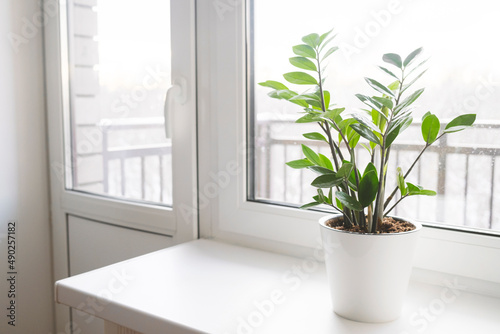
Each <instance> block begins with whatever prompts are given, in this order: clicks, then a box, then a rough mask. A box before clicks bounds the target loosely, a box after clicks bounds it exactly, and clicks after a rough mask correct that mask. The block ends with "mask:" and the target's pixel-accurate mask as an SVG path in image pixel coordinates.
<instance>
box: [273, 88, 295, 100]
mask: <svg viewBox="0 0 500 334" xmlns="http://www.w3.org/2000/svg"><path fill="white" fill-rule="evenodd" d="M276 93H277V94H278V96H279V97H281V98H282V99H285V100H290V99H291V98H292V97H294V96H297V95H298V94H297V93H295V92H294V91H291V90H289V89H283V90H278V91H276Z"/></svg>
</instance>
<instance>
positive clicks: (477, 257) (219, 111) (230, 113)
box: [197, 0, 500, 291]
mask: <svg viewBox="0 0 500 334" xmlns="http://www.w3.org/2000/svg"><path fill="white" fill-rule="evenodd" d="M248 1H250V0H247V2H245V1H244V0H241V1H240V0H220V1H216V2H206V1H198V3H197V4H198V7H197V34H198V35H197V36H198V50H197V54H198V63H197V68H198V74H197V75H198V94H199V95H198V113H199V124H202V125H203V127H199V138H200V140H199V143H198V144H199V161H200V165H199V168H200V179H199V196H200V197H199V204H200V206H199V210H200V223H201V225H200V232H201V235H202V236H204V237H211V238H215V239H221V240H225V241H228V242H236V243H239V244H243V245H246V246H250V247H257V248H262V249H266V250H272V251H278V252H282V253H288V254H292V255H299V256H304V255H308V254H311V251H314V250H315V249H317V248H318V246H319V245H320V241H319V227H318V226H317V220H318V218H319V217H321V216H323V215H325V213H321V212H314V211H303V210H298V209H295V208H290V207H285V206H278V205H272V204H266V203H262V202H252V201H249V200H247V193H248V185H247V174H248V172H249V171H248V164H247V158H251V152H249V151H248V150H247V102H248V101H247V99H248V94H247V79H248V78H247V63H246V61H247V48H248V47H251V46H250V45H248V39H247V31H246V22H247V20H248V17H247V6H248ZM499 258H500V237H498V236H495V235H492V234H488V233H486V232H485V233H480V232H476V233H475V232H470V231H466V230H460V229H452V228H449V227H446V226H439V225H432V226H431V225H428V224H425V226H424V228H423V231H422V234H421V239H420V242H419V247H418V249H417V254H416V259H415V267H416V268H420V269H424V271H425V272H427V271H431V272H436V273H438V274H439V275H441V274H443V275H446V276H460V277H466V278H468V279H472V280H474V281H478V280H481V281H482V282H485V281H486V282H487V283H488V284H486V283H485V284H486V285H488V286H489V284H494V286H497V284H500V270H498V264H497V262H498V259H499ZM486 289H488V288H486ZM490 290H491V288H490ZM483 291H484V289H483Z"/></svg>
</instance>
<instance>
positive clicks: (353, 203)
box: [335, 191, 363, 211]
mask: <svg viewBox="0 0 500 334" xmlns="http://www.w3.org/2000/svg"><path fill="white" fill-rule="evenodd" d="M335 197H336V198H337V199H338V200H339V201H340V202H341V203H342V204H343V205H344V206H346V207H347V208H349V209H351V210H355V211H361V210H363V206H362V205H361V203H359V202H358V201H357V200H356V199H355V198H354V197H351V196H350V195H348V194H346V193H345V192H343V191H337V192H335Z"/></svg>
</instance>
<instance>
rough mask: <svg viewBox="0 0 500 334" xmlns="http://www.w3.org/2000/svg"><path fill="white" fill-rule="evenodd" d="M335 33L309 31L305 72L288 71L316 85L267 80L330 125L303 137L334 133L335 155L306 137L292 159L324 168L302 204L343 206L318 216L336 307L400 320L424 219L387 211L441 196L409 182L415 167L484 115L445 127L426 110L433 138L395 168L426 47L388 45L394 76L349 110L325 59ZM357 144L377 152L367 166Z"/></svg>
mask: <svg viewBox="0 0 500 334" xmlns="http://www.w3.org/2000/svg"><path fill="white" fill-rule="evenodd" d="M330 33H331V32H327V33H325V34H322V35H319V34H309V35H307V36H304V37H303V38H302V42H303V43H302V44H299V45H296V46H294V47H293V53H294V54H295V56H294V57H292V58H290V63H291V64H292V65H293V66H295V67H297V68H299V69H300V70H301V71H295V72H289V73H286V74H284V75H283V76H284V78H285V80H286V81H288V82H289V83H292V84H296V85H307V86H310V88H309V90H307V91H305V92H302V93H298V92H296V91H294V90H291V89H289V88H288V87H287V86H286V85H285V84H283V83H281V82H278V81H271V80H269V81H266V82H262V83H260V85H262V86H265V87H269V88H271V89H272V91H271V92H270V93H269V96H270V97H272V98H276V99H283V100H287V101H289V102H291V103H294V104H297V105H299V106H301V107H302V108H303V110H304V111H303V113H302V114H301V116H300V118H298V119H297V121H296V122H297V123H317V124H318V126H319V129H320V130H321V131H320V132H310V133H304V134H303V136H304V137H305V138H307V139H310V140H313V141H320V142H325V143H326V144H327V146H328V148H329V154H330V157H327V156H325V155H323V154H321V153H319V152H316V151H315V150H313V149H311V148H310V147H308V146H306V145H302V152H303V154H304V156H305V157H304V158H303V159H299V160H294V161H290V162H287V165H288V166H290V167H291V168H297V169H302V168H307V169H309V170H311V171H313V172H315V173H316V174H317V176H316V177H315V178H314V180H313V181H312V183H311V185H312V186H313V187H315V188H316V189H317V194H316V195H315V196H314V197H313V201H312V202H311V203H308V204H305V205H303V206H302V207H301V208H303V209H307V208H310V207H313V206H317V205H327V206H329V207H331V208H333V209H335V210H336V211H337V212H338V213H337V214H333V215H328V216H326V217H324V218H322V219H320V222H319V223H320V230H321V235H322V239H323V247H324V250H325V263H326V267H327V274H328V280H329V283H330V287H331V289H330V291H331V294H332V300H333V306H334V310H335V312H336V313H337V314H339V315H341V316H343V317H345V318H349V319H352V320H356V321H363V322H386V321H391V320H394V319H396V318H397V317H399V315H400V313H401V309H402V303H403V297H404V295H405V293H406V289H407V286H408V281H409V277H410V273H411V267H412V258H413V253H414V249H415V247H416V241H417V235H418V232H419V231H420V230H421V225H420V224H419V223H417V222H415V221H411V220H409V219H401V218H397V217H390V216H388V214H389V213H390V212H391V211H392V209H393V208H394V207H395V206H396V205H397V204H399V203H400V202H401V201H402V200H403V199H405V198H407V197H410V196H416V195H426V196H434V195H436V193H435V192H434V191H432V190H427V189H423V188H422V187H421V186H419V185H416V184H413V183H411V182H408V181H407V178H408V175H409V174H410V173H411V171H412V169H413V167H414V166H415V164H416V163H417V161H418V160H419V159H420V157H421V156H422V154H423V153H424V152H425V151H426V149H427V148H428V147H429V146H430V145H432V144H433V143H435V142H436V141H437V140H438V139H439V138H441V137H442V136H444V135H446V134H448V133H452V132H458V131H461V130H463V129H465V128H467V127H470V126H472V124H473V123H474V121H475V118H476V115H474V114H465V115H460V116H458V117H456V118H454V119H453V120H452V121H451V122H449V123H448V124H447V125H446V126H445V127H444V129H441V122H440V121H439V119H438V117H437V116H436V115H434V114H432V113H430V112H427V113H426V114H425V115H423V117H422V124H421V131H422V137H423V140H424V143H423V146H422V150H421V151H420V154H419V155H418V156H417V158H416V159H415V161H414V162H413V163H412V164H411V166H410V168H408V169H407V170H405V171H403V170H402V169H401V168H400V167H398V168H397V170H396V171H388V170H387V169H388V163H389V158H390V153H391V146H392V144H393V143H394V142H395V140H396V139H397V138H398V136H400V135H401V134H402V133H403V132H404V131H405V130H406V129H407V128H408V127H409V126H410V124H411V123H412V120H413V116H412V113H413V111H412V107H413V105H414V102H415V101H416V100H417V99H418V98H419V97H420V95H421V94H422V93H423V91H424V89H423V88H422V89H418V90H415V91H412V92H411V93H410V88H411V87H412V86H413V84H414V83H415V82H416V81H417V80H418V79H419V78H420V77H421V76H422V75H423V74H424V73H425V70H421V68H422V65H423V64H424V63H425V60H424V61H421V62H417V61H416V60H417V58H418V56H419V55H420V54H421V52H422V48H419V49H416V50H415V51H413V52H411V53H410V54H409V55H408V56H407V57H405V58H404V59H403V58H401V56H399V55H397V54H394V53H388V54H385V55H384V56H383V57H382V59H383V61H385V62H386V63H388V64H389V65H390V69H389V68H387V67H382V66H380V67H379V68H380V69H381V70H382V71H383V73H384V74H385V75H387V76H388V77H389V78H390V79H391V81H392V83H390V84H388V85H385V84H382V83H381V82H379V81H377V80H375V79H371V78H365V80H366V82H367V83H368V85H369V86H370V87H371V88H372V89H373V90H374V91H375V94H374V95H371V94H370V95H363V94H357V95H356V97H357V98H358V99H359V100H360V101H361V102H362V103H363V104H364V105H366V106H367V108H366V109H363V110H362V112H357V113H348V112H347V111H346V110H345V108H341V107H338V106H336V105H335V104H333V103H332V100H331V94H330V92H328V91H327V90H325V88H324V82H325V74H324V67H325V60H326V59H327V58H328V57H329V56H330V55H332V54H333V53H334V52H335V51H337V50H338V47H336V46H329V44H330V42H331V41H332V40H333V38H334V37H330ZM302 70H305V71H302ZM357 150H362V151H363V152H364V153H365V154H368V159H367V160H369V162H368V164H367V165H366V166H360V165H359V163H358V161H357V159H356V154H355V152H356V151H357ZM358 153H362V152H358ZM389 172H395V173H396V179H397V185H396V186H394V189H391V192H390V193H389V195H388V196H386V190H387V189H386V186H387V184H386V180H387V174H388V173H389Z"/></svg>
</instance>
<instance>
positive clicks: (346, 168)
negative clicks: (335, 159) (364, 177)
mask: <svg viewBox="0 0 500 334" xmlns="http://www.w3.org/2000/svg"><path fill="white" fill-rule="evenodd" d="M353 167H354V165H353V164H352V163H350V162H345V163H343V164H342V166H341V167H340V168H339V170H338V171H337V177H339V178H348V177H349V175H350V174H351V172H352V169H353Z"/></svg>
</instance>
